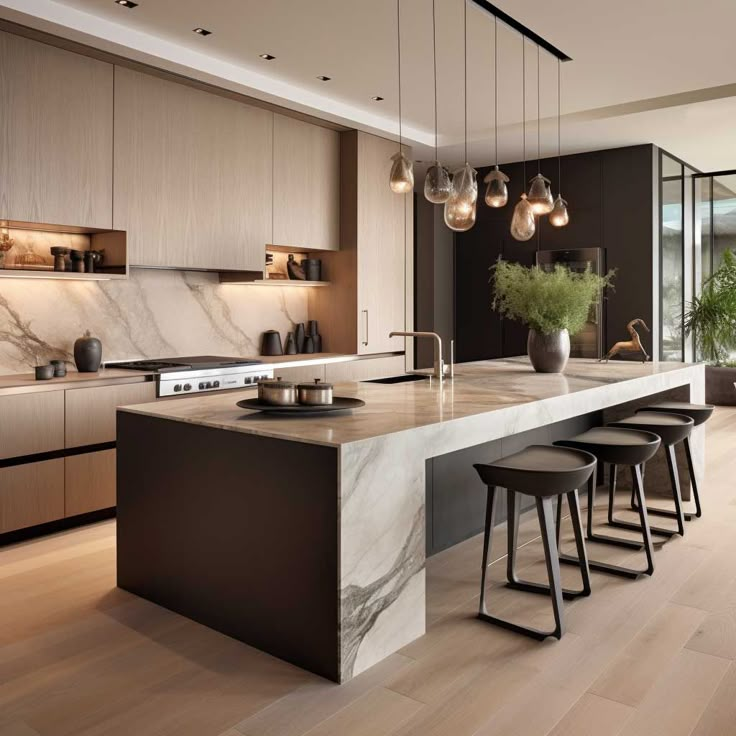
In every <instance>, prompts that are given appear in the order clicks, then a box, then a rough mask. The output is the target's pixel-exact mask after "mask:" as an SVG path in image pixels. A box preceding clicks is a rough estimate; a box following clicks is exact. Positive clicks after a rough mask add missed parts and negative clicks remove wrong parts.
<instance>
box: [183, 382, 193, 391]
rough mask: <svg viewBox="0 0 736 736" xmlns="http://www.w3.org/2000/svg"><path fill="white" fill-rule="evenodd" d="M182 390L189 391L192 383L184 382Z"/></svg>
mask: <svg viewBox="0 0 736 736" xmlns="http://www.w3.org/2000/svg"><path fill="white" fill-rule="evenodd" d="M184 390H185V391H191V390H192V384H191V383H185V384H184Z"/></svg>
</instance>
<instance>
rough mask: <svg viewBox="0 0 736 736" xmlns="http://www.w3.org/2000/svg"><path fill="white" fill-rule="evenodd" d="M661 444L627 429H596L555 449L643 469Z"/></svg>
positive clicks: (650, 435)
mask: <svg viewBox="0 0 736 736" xmlns="http://www.w3.org/2000/svg"><path fill="white" fill-rule="evenodd" d="M660 444H661V440H660V439H659V435H656V434H654V433H652V432H645V431H641V430H637V429H625V428H624V427H594V428H593V429H589V430H588V431H587V432H583V433H582V434H579V435H576V436H575V437H570V438H569V439H566V440H558V441H557V442H555V446H556V447H573V448H576V449H578V450H585V451H586V452H590V453H591V454H592V455H595V456H596V457H597V458H598V460H599V461H600V462H602V463H610V464H612V465H641V464H642V463H645V462H647V461H648V460H651V458H653V457H654V454H655V453H656V452H657V450H658V449H659V446H660Z"/></svg>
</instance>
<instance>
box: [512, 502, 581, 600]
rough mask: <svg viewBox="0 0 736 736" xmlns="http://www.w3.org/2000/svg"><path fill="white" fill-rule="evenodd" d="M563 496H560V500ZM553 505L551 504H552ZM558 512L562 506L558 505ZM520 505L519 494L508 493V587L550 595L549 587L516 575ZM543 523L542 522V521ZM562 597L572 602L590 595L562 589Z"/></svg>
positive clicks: (579, 591)
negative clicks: (582, 596)
mask: <svg viewBox="0 0 736 736" xmlns="http://www.w3.org/2000/svg"><path fill="white" fill-rule="evenodd" d="M561 498H562V496H560V499H561ZM550 503H551V502H550ZM557 508H558V512H559V509H560V505H559V504H558V507H557ZM519 513H520V509H519V503H518V499H517V494H516V493H514V491H508V517H509V520H508V556H507V557H506V580H507V583H506V587H507V588H512V589H513V590H523V591H524V592H525V593H538V594H539V595H549V585H545V584H544V583H532V582H530V581H528V580H521V579H520V578H519V576H518V575H517V573H516V550H517V545H518V538H519ZM540 523H541V521H540ZM562 595H563V597H564V598H565V600H568V601H571V600H573V599H575V598H578V597H579V596H581V595H588V593H586V592H585V591H584V590H569V589H567V588H563V589H562Z"/></svg>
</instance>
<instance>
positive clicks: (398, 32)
mask: <svg viewBox="0 0 736 736" xmlns="http://www.w3.org/2000/svg"><path fill="white" fill-rule="evenodd" d="M396 48H397V50H398V53H399V153H401V152H402V145H401V144H402V139H403V137H402V130H401V0H396Z"/></svg>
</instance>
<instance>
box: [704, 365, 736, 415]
mask: <svg viewBox="0 0 736 736" xmlns="http://www.w3.org/2000/svg"><path fill="white" fill-rule="evenodd" d="M734 384H736V368H716V367H715V366H712V365H707V366H705V401H706V403H708V404H715V405H716V406H736V386H735V385H734Z"/></svg>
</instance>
